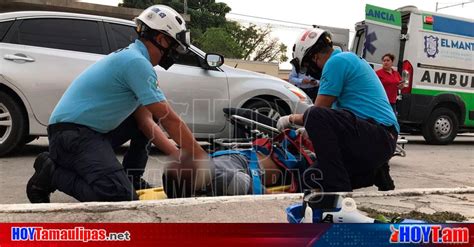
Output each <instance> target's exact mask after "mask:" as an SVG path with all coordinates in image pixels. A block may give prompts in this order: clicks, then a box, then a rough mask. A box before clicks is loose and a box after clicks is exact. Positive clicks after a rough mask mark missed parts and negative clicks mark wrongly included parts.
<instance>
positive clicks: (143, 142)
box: [26, 5, 207, 203]
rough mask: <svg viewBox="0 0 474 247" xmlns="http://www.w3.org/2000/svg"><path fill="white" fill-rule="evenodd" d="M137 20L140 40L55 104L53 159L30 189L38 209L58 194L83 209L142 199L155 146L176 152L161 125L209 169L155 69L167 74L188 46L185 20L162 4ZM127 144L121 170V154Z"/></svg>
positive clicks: (40, 167) (89, 72)
mask: <svg viewBox="0 0 474 247" xmlns="http://www.w3.org/2000/svg"><path fill="white" fill-rule="evenodd" d="M135 20H136V24H137V33H138V35H139V37H140V38H139V39H137V40H136V41H135V42H134V43H132V44H131V45H129V46H128V47H127V48H124V49H122V50H119V51H117V52H114V53H112V54H110V55H108V56H106V57H105V58H103V59H101V60H100V61H98V62H96V63H95V64H93V65H91V66H90V67H89V68H87V69H86V70H85V71H84V72H83V73H81V74H80V75H79V76H78V77H77V78H76V79H75V80H74V81H73V82H72V83H71V85H70V86H69V88H68V89H67V90H66V92H65V93H64V95H63V96H62V98H61V100H60V101H59V102H58V104H57V105H56V107H55V109H54V111H53V113H52V115H51V118H50V120H49V125H48V138H49V145H50V146H49V154H48V153H42V154H40V155H39V156H38V157H37V158H36V160H35V164H34V168H35V173H34V175H33V176H32V177H31V178H30V180H29V181H28V184H27V188H26V192H27V196H28V199H29V200H30V201H31V202H32V203H47V202H49V201H50V199H49V197H50V194H51V193H52V192H54V191H55V190H56V189H57V190H59V191H62V192H64V193H66V194H68V195H70V196H72V197H74V198H76V199H77V200H79V201H81V202H84V201H126V200H137V199H138V196H137V194H136V192H135V190H137V189H141V188H143V187H145V188H147V187H148V185H147V183H146V182H145V181H144V180H143V179H142V178H141V176H142V174H143V172H144V169H145V165H146V162H147V159H148V151H149V146H150V142H154V143H155V144H159V148H160V149H164V150H167V151H166V152H167V153H170V152H174V151H177V148H176V147H175V146H174V145H173V144H172V143H171V142H170V141H169V140H168V139H167V138H166V136H165V135H164V133H163V132H162V131H161V130H160V128H158V127H157V125H156V122H155V120H158V121H159V122H160V124H161V125H162V126H163V127H164V129H165V130H166V131H167V132H168V134H169V135H170V137H171V138H172V139H173V140H174V141H175V142H176V143H178V144H179V145H180V146H181V148H182V150H183V151H184V152H187V153H188V154H192V155H193V157H194V158H196V159H197V160H199V161H198V162H197V164H198V165H197V167H199V164H202V165H205V163H206V162H207V154H206V152H205V151H204V150H203V149H202V148H201V147H200V146H199V144H198V143H197V142H196V140H195V139H194V138H193V135H192V133H191V131H190V130H189V129H188V127H187V126H186V124H185V123H184V122H183V121H182V120H181V119H180V117H179V116H178V115H177V114H176V113H175V112H174V111H173V110H172V109H171V107H170V105H169V104H168V103H167V101H166V98H165V96H164V95H163V92H162V91H161V90H160V89H159V88H158V86H157V75H156V72H155V70H154V68H153V67H154V66H156V65H159V66H161V67H163V68H164V69H168V68H169V67H170V66H171V65H173V63H174V57H175V56H176V53H177V52H181V53H182V52H185V50H186V49H187V47H188V46H189V35H188V34H189V32H188V31H187V30H186V25H185V22H184V20H183V18H182V17H181V16H180V15H179V14H178V13H177V12H176V11H174V10H173V9H171V8H169V7H167V6H163V5H155V6H152V7H150V8H148V9H146V10H144V11H143V12H142V13H141V14H140V16H138V17H137V18H136V19H135ZM157 140H159V141H157ZM127 141H130V147H129V149H128V151H127V153H126V154H125V155H124V158H123V162H122V164H121V163H120V162H119V160H118V159H117V157H116V155H115V153H114V148H116V147H118V146H120V145H122V144H123V143H125V142H127ZM196 180H197V181H199V179H198V178H196Z"/></svg>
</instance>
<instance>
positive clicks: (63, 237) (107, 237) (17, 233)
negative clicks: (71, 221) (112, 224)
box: [11, 227, 131, 242]
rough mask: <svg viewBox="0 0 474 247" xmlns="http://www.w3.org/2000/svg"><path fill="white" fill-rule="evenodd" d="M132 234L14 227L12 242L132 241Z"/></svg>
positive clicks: (80, 228) (98, 230)
mask: <svg viewBox="0 0 474 247" xmlns="http://www.w3.org/2000/svg"><path fill="white" fill-rule="evenodd" d="M130 239H131V236H130V232H128V231H125V232H107V230H105V229H86V228H84V227H75V228H73V229H45V228H43V227H12V228H11V240H12V241H80V242H90V241H130Z"/></svg>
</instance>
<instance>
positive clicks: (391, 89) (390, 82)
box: [376, 53, 403, 114]
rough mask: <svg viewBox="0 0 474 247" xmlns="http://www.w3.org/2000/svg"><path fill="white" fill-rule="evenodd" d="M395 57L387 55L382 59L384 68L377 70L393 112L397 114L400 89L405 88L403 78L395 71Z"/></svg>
mask: <svg viewBox="0 0 474 247" xmlns="http://www.w3.org/2000/svg"><path fill="white" fill-rule="evenodd" d="M394 60H395V56H394V55H393V54H390V53H387V54H385V55H383V57H382V64H383V65H382V68H381V69H379V70H377V71H376V73H377V76H378V77H379V79H380V81H381V82H382V85H383V87H384V89H385V92H386V93H387V97H388V101H389V102H390V105H391V106H392V108H393V112H395V114H397V107H396V103H397V95H398V89H402V88H403V82H402V77H401V76H400V74H399V73H398V71H396V70H393V69H392V66H393V61H394Z"/></svg>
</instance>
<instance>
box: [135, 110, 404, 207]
mask: <svg viewBox="0 0 474 247" xmlns="http://www.w3.org/2000/svg"><path fill="white" fill-rule="evenodd" d="M224 113H225V115H226V118H227V120H228V121H230V123H231V124H232V125H234V127H235V128H239V129H240V130H241V133H244V134H245V137H243V138H220V139H215V140H214V141H213V145H212V146H213V147H214V150H213V151H219V150H229V149H232V150H236V149H247V148H251V147H252V143H253V141H254V140H255V139H257V138H271V139H272V138H273V137H275V136H277V135H278V134H280V131H279V130H278V129H277V128H276V125H277V121H276V120H274V119H271V118H269V117H267V116H265V115H262V114H259V113H257V112H255V111H252V110H250V109H243V108H225V109H224ZM406 143H407V140H406V139H404V138H399V139H398V141H397V146H396V150H395V152H394V156H401V157H405V156H406V151H405V149H404V145H405V144H406ZM287 189H288V186H276V187H273V188H267V193H274V194H276V193H284V192H285V191H287ZM137 194H138V196H139V198H140V200H162V199H166V198H167V197H166V194H165V192H164V189H163V187H157V188H152V189H144V190H138V191H137Z"/></svg>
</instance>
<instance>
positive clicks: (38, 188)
mask: <svg viewBox="0 0 474 247" xmlns="http://www.w3.org/2000/svg"><path fill="white" fill-rule="evenodd" d="M33 167H34V168H35V173H34V174H33V176H32V177H31V178H30V180H29V181H28V184H27V185H26V195H27V196H28V199H29V200H30V202H31V203H49V196H50V194H51V193H52V192H54V191H55V190H56V188H55V187H54V186H53V185H52V184H53V183H52V179H53V174H54V170H55V168H56V167H55V164H54V162H53V161H52V160H51V159H50V158H49V153H48V152H43V153H41V154H39V155H38V157H36V160H35V163H34V165H33Z"/></svg>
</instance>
